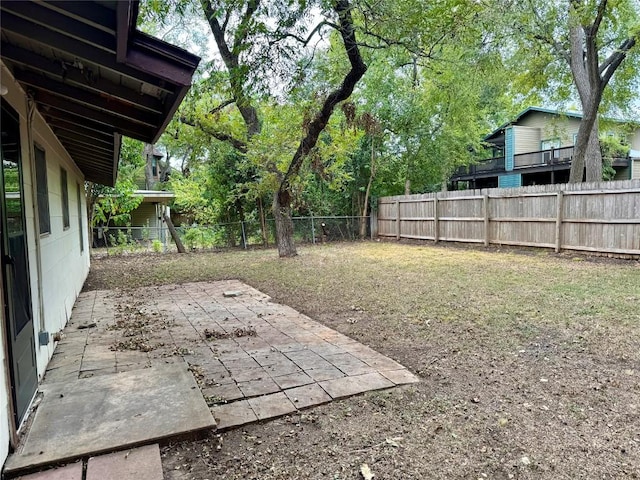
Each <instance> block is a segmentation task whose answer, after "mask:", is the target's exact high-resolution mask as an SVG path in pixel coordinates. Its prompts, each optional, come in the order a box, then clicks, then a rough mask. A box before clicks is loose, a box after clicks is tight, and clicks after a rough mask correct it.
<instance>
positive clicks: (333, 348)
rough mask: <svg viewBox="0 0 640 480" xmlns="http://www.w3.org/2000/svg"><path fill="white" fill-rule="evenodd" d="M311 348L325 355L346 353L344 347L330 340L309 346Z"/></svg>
mask: <svg viewBox="0 0 640 480" xmlns="http://www.w3.org/2000/svg"><path fill="white" fill-rule="evenodd" d="M309 350H311V351H313V352H315V353H317V354H318V355H320V356H322V357H325V358H326V356H327V355H335V354H338V353H345V351H344V349H343V348H342V347H339V346H337V345H334V344H332V343H329V342H322V343H318V344H315V345H311V346H310V347H309Z"/></svg>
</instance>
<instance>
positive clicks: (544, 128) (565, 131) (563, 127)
mask: <svg viewBox="0 0 640 480" xmlns="http://www.w3.org/2000/svg"><path fill="white" fill-rule="evenodd" d="M518 125H520V126H523V127H533V128H539V129H540V140H541V141H542V140H551V139H553V138H559V139H560V145H561V146H562V147H570V146H572V145H573V135H574V134H575V133H578V128H580V120H579V119H577V118H573V117H566V116H561V115H553V114H550V113H543V112H530V113H528V114H527V115H525V116H524V118H522V119H521V120H520V121H518ZM536 150H540V146H539V145H538V148H537V149H536Z"/></svg>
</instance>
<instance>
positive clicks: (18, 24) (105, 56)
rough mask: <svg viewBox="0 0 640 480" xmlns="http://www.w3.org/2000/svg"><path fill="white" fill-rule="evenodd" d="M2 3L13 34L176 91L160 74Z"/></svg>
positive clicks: (6, 27) (4, 24)
mask: <svg viewBox="0 0 640 480" xmlns="http://www.w3.org/2000/svg"><path fill="white" fill-rule="evenodd" d="M0 6H1V7H2V10H3V12H2V29H3V30H7V31H10V32H11V33H12V34H13V35H17V36H20V37H23V38H25V39H26V40H28V41H34V42H37V43H40V44H42V45H51V46H54V48H56V49H58V50H61V51H63V52H66V53H67V54H68V55H73V56H75V57H77V58H78V59H79V60H81V61H82V60H84V61H88V62H89V63H92V62H95V63H98V64H99V65H100V67H101V68H105V69H108V70H111V71H113V72H114V73H116V74H118V75H123V76H125V77H128V78H130V79H132V80H135V81H139V82H145V83H148V84H150V85H153V86H154V87H156V88H159V89H162V90H164V91H165V92H167V93H169V94H173V93H174V92H175V88H174V89H170V87H169V86H168V85H166V81H165V80H164V79H162V78H160V77H158V76H157V75H150V74H148V73H146V72H141V71H140V70H138V69H136V68H133V67H129V66H128V65H126V64H122V63H118V62H117V60H116V55H115V54H114V53H109V52H108V51H106V50H104V49H101V48H98V47H96V46H94V45H90V44H89V43H85V42H82V41H78V40H76V39H73V38H71V37H69V36H67V35H65V34H63V33H60V32H57V31H54V30H51V29H49V28H45V27H40V26H38V24H37V23H34V22H32V21H30V20H27V19H25V18H22V17H19V16H17V15H15V14H13V13H11V12H9V11H6V10H5V7H4V3H0ZM92 59H93V60H92Z"/></svg>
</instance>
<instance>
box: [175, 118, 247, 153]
mask: <svg viewBox="0 0 640 480" xmlns="http://www.w3.org/2000/svg"><path fill="white" fill-rule="evenodd" d="M180 122H181V123H184V124H185V125H189V126H191V127H194V128H197V129H199V130H200V131H202V132H203V133H206V134H207V135H211V136H212V137H213V138H215V139H217V140H220V141H221V142H226V143H228V144H229V145H231V146H232V147H233V148H235V149H236V150H238V151H239V152H241V153H247V144H246V142H243V141H242V140H240V139H238V138H235V137H234V136H233V135H229V134H228V133H224V132H219V131H217V130H214V129H213V128H210V127H207V126H205V125H203V124H202V122H200V121H199V120H193V119H190V118H188V117H186V116H184V115H183V116H181V117H180Z"/></svg>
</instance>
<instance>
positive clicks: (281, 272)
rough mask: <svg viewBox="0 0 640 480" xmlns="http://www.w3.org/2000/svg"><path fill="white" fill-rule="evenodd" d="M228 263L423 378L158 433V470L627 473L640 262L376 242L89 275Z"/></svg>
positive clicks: (158, 277)
mask: <svg viewBox="0 0 640 480" xmlns="http://www.w3.org/2000/svg"><path fill="white" fill-rule="evenodd" d="M230 278H237V279H240V280H241V281H243V282H245V283H247V284H249V285H251V286H253V287H255V288H257V289H259V290H261V291H262V292H264V293H266V294H268V295H270V296H271V297H272V298H273V300H274V301H277V302H280V303H284V304H288V305H290V306H291V307H293V308H295V309H297V310H298V311H300V312H302V313H305V314H307V315H309V316H310V317H312V318H313V319H315V320H317V321H320V322H322V323H324V324H326V325H328V326H330V327H332V328H334V329H336V330H338V331H340V332H342V333H344V334H346V335H349V336H351V337H352V338H354V339H356V340H358V341H360V342H362V343H364V344H367V345H369V346H371V347H372V348H374V349H376V350H377V351H379V352H380V353H383V354H384V355H387V356H389V357H391V358H393V359H394V360H396V361H398V362H400V363H402V364H403V365H405V366H407V367H408V368H409V369H410V370H411V371H413V372H414V373H416V374H418V375H419V376H420V377H421V379H422V382H421V383H419V384H416V385H412V386H407V387H402V388H395V389H391V390H387V391H382V392H373V393H369V394H365V395H361V396H357V397H353V398H350V399H347V400H343V401H337V402H332V403H330V404H327V405H324V406H321V407H317V408H313V409H310V410H306V411H304V412H303V413H302V414H296V415H291V416H287V417H282V418H280V419H277V420H275V421H270V422H265V423H260V424H254V425H250V426H245V427H242V428H240V429H237V430H231V431H226V432H223V433H219V434H212V435H211V436H210V438H207V439H204V440H201V441H197V442H183V443H178V444H174V445H169V446H166V447H165V448H163V468H164V470H165V478H166V479H170V480H186V479H197V480H205V479H208V480H214V479H229V480H233V479H261V480H262V479H264V480H271V479H333V480H338V479H359V478H360V479H361V478H363V475H362V473H361V468H362V465H363V464H367V466H368V467H369V468H370V470H371V472H372V473H373V474H374V475H375V477H373V478H375V479H424V478H443V479H444V478H446V479H450V478H454V479H455V478H460V479H462V478H464V479H483V478H493V479H503V478H504V479H511V478H514V479H528V478H536V479H538V478H543V479H574V478H589V479H591V478H611V479H614V478H615V479H618V478H640V263H639V262H638V261H631V260H629V261H606V260H603V259H596V260H591V259H589V258H587V257H582V256H577V255H570V254H566V255H553V254H550V253H548V252H545V251H527V252H526V253H522V252H514V251H499V250H495V249H494V250H488V251H487V250H483V249H479V248H478V249H473V248H471V249H468V248H455V247H443V246H437V247H434V246H427V245H408V244H396V243H384V242H365V243H356V244H335V245H324V246H315V247H308V248H303V249H301V250H300V255H299V256H298V257H296V258H293V259H284V260H281V259H278V258H277V255H276V252H275V251H274V250H258V251H248V252H227V253H198V254H193V253H192V254H187V255H178V254H166V255H138V256H112V257H105V258H94V259H93V260H92V267H91V273H90V275H89V278H88V279H87V282H86V284H85V289H86V290H93V289H105V288H130V287H135V286H141V285H154V284H155V285H157V284H167V283H180V282H187V281H199V280H220V279H230Z"/></svg>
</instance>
